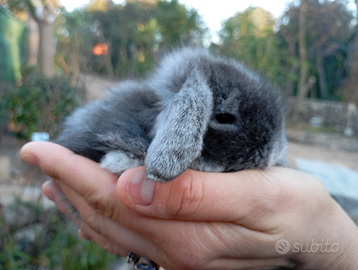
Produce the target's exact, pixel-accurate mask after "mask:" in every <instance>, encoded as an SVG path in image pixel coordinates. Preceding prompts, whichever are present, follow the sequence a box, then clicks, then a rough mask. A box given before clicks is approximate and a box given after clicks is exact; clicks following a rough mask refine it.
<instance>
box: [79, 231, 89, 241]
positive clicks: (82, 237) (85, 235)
mask: <svg viewBox="0 0 358 270" xmlns="http://www.w3.org/2000/svg"><path fill="white" fill-rule="evenodd" d="M78 238H80V239H83V240H92V238H91V236H89V235H88V234H87V233H85V232H84V231H83V230H81V229H78Z"/></svg>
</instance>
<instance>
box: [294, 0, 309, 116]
mask: <svg viewBox="0 0 358 270" xmlns="http://www.w3.org/2000/svg"><path fill="white" fill-rule="evenodd" d="M306 13H307V0H301V8H300V24H299V37H298V46H299V53H300V60H301V61H300V81H299V87H298V92H297V96H296V102H295V104H294V108H293V114H292V121H293V122H297V120H298V116H299V113H300V111H301V107H302V105H303V101H304V99H305V97H306V96H307V93H308V90H309V87H308V83H307V78H308V61H307V49H306Z"/></svg>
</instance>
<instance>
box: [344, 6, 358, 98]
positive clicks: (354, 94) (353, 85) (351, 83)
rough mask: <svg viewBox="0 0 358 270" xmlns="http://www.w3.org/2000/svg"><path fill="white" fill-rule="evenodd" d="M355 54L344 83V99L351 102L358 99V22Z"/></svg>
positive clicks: (354, 44)
mask: <svg viewBox="0 0 358 270" xmlns="http://www.w3.org/2000/svg"><path fill="white" fill-rule="evenodd" d="M355 2H356V6H357V16H358V0H355ZM353 46H354V50H353V54H352V56H351V58H352V65H351V68H350V73H349V77H348V78H347V80H346V81H345V83H344V85H343V89H344V92H345V95H344V100H345V101H346V102H349V103H357V101H358V76H357V74H358V23H357V24H356V29H355V37H354V41H353Z"/></svg>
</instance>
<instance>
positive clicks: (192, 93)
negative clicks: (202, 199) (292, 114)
mask: <svg viewBox="0 0 358 270" xmlns="http://www.w3.org/2000/svg"><path fill="white" fill-rule="evenodd" d="M150 85H151V87H152V88H153V89H154V90H155V91H157V92H158V94H159V95H160V96H161V97H162V98H163V100H162V106H163V110H162V111H161V113H160V114H159V116H158V117H157V121H156V125H155V127H154V129H153V137H154V139H153V141H152V143H151V145H150V147H149V149H148V154H147V158H146V161H145V163H146V169H147V177H148V178H149V179H152V180H156V181H164V182H165V181H169V180H172V179H173V178H175V177H176V176H178V175H179V174H181V173H182V172H183V171H185V170H186V169H187V168H192V169H197V170H201V171H216V172H231V171H239V170H243V169H254V168H268V167H270V166H273V165H284V164H285V163H286V137H285V131H284V105H283V102H282V99H281V98H280V95H279V93H278V92H277V91H276V90H275V89H274V88H273V87H272V86H270V85H269V84H267V83H266V82H265V81H264V80H263V79H261V78H260V77H259V76H258V75H257V74H256V73H254V72H252V71H250V70H248V69H247V68H245V67H244V66H242V65H241V64H239V63H237V62H235V61H229V60H225V59H221V58H215V57H213V56H210V55H209V54H208V53H207V52H206V51H204V50H201V49H182V50H179V51H177V52H175V53H172V54H170V55H169V56H167V57H166V58H165V59H164V60H163V62H162V64H161V66H160V67H159V69H158V70H157V73H156V75H155V76H154V79H152V80H151V81H150Z"/></svg>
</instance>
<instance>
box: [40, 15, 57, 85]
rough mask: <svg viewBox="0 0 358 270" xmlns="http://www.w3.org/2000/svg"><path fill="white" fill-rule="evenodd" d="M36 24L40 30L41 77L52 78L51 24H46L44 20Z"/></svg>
mask: <svg viewBox="0 0 358 270" xmlns="http://www.w3.org/2000/svg"><path fill="white" fill-rule="evenodd" d="M38 24H39V30H40V48H39V64H40V70H41V73H42V74H43V75H45V76H46V77H49V78H52V77H53V76H54V75H55V60H54V58H55V50H54V48H55V44H54V37H53V24H52V23H47V22H46V20H39V21H38Z"/></svg>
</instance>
